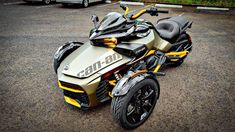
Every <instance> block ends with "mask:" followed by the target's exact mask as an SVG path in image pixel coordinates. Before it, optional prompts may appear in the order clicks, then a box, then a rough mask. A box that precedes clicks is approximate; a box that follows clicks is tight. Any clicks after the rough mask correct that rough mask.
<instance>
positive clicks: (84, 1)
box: [82, 0, 89, 8]
mask: <svg viewBox="0 0 235 132" xmlns="http://www.w3.org/2000/svg"><path fill="white" fill-rule="evenodd" d="M82 5H83V7H85V8H86V7H88V6H89V1H88V0H83V2H82Z"/></svg>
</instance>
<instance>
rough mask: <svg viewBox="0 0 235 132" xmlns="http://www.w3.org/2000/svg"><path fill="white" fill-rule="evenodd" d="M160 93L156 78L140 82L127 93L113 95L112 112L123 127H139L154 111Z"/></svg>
mask: <svg viewBox="0 0 235 132" xmlns="http://www.w3.org/2000/svg"><path fill="white" fill-rule="evenodd" d="M159 93H160V89H159V86H158V84H157V83H156V82H155V81H154V80H152V79H144V80H142V81H140V82H138V83H137V84H136V85H135V86H133V87H132V88H130V90H129V92H128V93H127V94H126V95H124V96H118V97H113V99H112V104H111V112H112V115H113V118H114V120H115V121H116V122H117V123H118V124H119V125H120V126H122V127H123V128H126V129H134V128H137V127H138V126H140V125H141V124H143V123H144V122H145V121H146V120H147V119H148V117H149V116H150V114H151V113H152V111H153V109H154V107H155V105H156V102H157V99H158V97H159Z"/></svg>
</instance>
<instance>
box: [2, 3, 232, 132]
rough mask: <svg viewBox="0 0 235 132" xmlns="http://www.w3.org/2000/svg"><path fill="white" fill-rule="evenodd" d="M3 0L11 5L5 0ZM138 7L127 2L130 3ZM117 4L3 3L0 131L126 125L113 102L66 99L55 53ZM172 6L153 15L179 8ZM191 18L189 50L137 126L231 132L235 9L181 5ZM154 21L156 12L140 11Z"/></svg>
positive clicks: (176, 12) (82, 37)
mask: <svg viewBox="0 0 235 132" xmlns="http://www.w3.org/2000/svg"><path fill="white" fill-rule="evenodd" d="M6 3H8V4H6ZM137 8H141V7H139V6H131V9H137ZM110 11H117V12H123V11H122V9H121V8H119V5H118V4H110V5H109V4H104V3H96V4H92V5H91V6H90V7H88V8H81V7H79V6H73V7H70V8H64V7H62V6H61V5H60V4H52V5H47V6H45V5H41V4H26V3H24V2H22V1H13V0H11V1H6V0H5V1H1V3H0V57H1V59H0V131H1V132H4V131H24V132H25V131H88V132H90V131H125V130H124V129H122V128H120V127H119V126H118V125H117V124H116V123H115V122H114V121H113V119H112V115H111V113H110V102H107V103H105V104H102V105H100V106H98V107H96V108H92V109H90V110H88V111H81V110H78V109H77V108H75V107H72V106H70V105H68V104H67V103H65V101H64V99H63V96H62V91H61V90H60V89H59V88H58V86H57V77H56V74H55V73H54V70H53V55H54V52H55V51H56V49H57V48H58V47H59V46H61V45H62V44H64V43H65V42H67V41H82V42H86V41H87V40H88V34H89V31H90V29H91V28H92V26H93V24H92V22H91V20H90V16H91V15H92V14H96V15H98V16H99V17H100V19H101V18H103V17H104V16H105V14H107V13H108V12H110ZM182 13H183V12H182V11H180V10H170V13H169V14H161V15H160V16H159V17H158V18H163V17H167V16H175V15H179V14H182ZM184 15H185V16H187V17H188V18H189V19H190V20H192V21H193V22H194V23H193V26H192V29H189V30H188V32H189V33H190V34H191V35H192V39H193V51H192V53H191V54H190V55H189V57H188V58H187V60H186V61H185V63H184V64H183V65H182V66H180V67H176V68H167V69H165V73H166V76H164V77H159V78H158V80H159V82H160V86H161V94H160V99H159V102H158V104H157V106H156V108H155V109H154V111H153V113H152V115H151V116H150V118H149V119H148V120H147V121H146V122H145V123H144V124H143V125H142V126H140V127H139V128H137V129H135V130H136V131H145V132H146V131H149V132H150V131H154V132H155V131H164V132H166V131H177V132H179V131H186V132H188V131H210V132H214V131H226V132H233V131H235V28H234V27H235V15H229V14H213V13H209V14H208V13H204V12H185V13H184ZM143 18H145V19H147V20H150V21H152V22H156V21H157V19H158V18H157V17H151V16H149V15H144V16H143Z"/></svg>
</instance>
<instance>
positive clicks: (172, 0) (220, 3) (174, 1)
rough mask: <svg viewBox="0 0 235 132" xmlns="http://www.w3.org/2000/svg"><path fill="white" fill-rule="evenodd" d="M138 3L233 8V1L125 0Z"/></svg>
mask: <svg viewBox="0 0 235 132" xmlns="http://www.w3.org/2000/svg"><path fill="white" fill-rule="evenodd" d="M127 1H138V2H143V1H145V2H159V3H171V4H185V5H203V6H220V7H235V0H127Z"/></svg>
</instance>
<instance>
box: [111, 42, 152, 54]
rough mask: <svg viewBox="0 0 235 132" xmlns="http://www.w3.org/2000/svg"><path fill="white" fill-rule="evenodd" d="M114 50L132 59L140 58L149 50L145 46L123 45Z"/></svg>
mask: <svg viewBox="0 0 235 132" xmlns="http://www.w3.org/2000/svg"><path fill="white" fill-rule="evenodd" d="M113 50H114V51H116V52H118V53H119V54H122V55H125V56H127V57H130V58H134V57H135V58H139V57H141V56H143V55H144V54H145V53H146V52H147V50H148V48H147V47H146V46H145V45H144V44H134V43H133V44H123V43H122V44H118V45H117V46H116V47H115V48H114V49H113Z"/></svg>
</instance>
